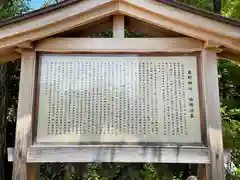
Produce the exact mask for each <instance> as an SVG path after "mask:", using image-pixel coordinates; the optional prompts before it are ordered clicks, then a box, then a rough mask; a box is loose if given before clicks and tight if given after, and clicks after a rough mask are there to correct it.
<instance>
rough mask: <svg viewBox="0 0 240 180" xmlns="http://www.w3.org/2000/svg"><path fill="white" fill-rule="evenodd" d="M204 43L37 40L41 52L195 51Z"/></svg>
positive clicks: (36, 47) (145, 39) (154, 39)
mask: <svg viewBox="0 0 240 180" xmlns="http://www.w3.org/2000/svg"><path fill="white" fill-rule="evenodd" d="M203 46H204V43H203V42H202V41H199V40H196V39H193V38H183V37H180V38H48V39H45V40H41V41H39V42H38V43H37V44H36V46H35V50H36V51H42V52H61V53H69V52H179V53H185V52H195V51H201V50H202V49H203Z"/></svg>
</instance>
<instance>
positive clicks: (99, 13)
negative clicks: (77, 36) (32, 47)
mask: <svg viewBox="0 0 240 180" xmlns="http://www.w3.org/2000/svg"><path fill="white" fill-rule="evenodd" d="M94 1H95V0H94ZM106 1H107V0H106ZM101 2H102V1H101ZM116 11H117V7H116V3H110V4H106V5H104V6H99V7H97V10H96V11H84V13H81V14H79V15H76V16H73V17H71V18H69V19H65V20H62V21H59V22H57V23H54V24H49V25H46V26H44V28H41V29H35V30H32V31H30V32H27V33H23V34H21V35H16V36H10V37H8V38H3V39H0V50H1V49H4V48H10V47H13V46H15V45H17V44H19V43H22V42H25V41H36V40H39V39H43V38H45V37H48V36H52V35H55V34H58V33H61V32H64V31H68V30H70V29H73V28H75V27H79V26H84V25H86V24H88V23H91V22H93V21H97V20H99V19H101V18H106V17H107V16H110V15H112V14H113V13H114V12H116ZM66 14H68V13H67V12H66ZM61 16H62V17H64V16H63V15H61ZM36 22H37V21H34V23H36ZM32 23H33V22H32Z"/></svg>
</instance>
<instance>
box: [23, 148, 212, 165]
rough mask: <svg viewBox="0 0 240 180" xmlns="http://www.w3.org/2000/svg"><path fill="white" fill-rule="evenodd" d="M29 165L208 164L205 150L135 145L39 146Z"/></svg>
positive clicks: (31, 149) (28, 156)
mask: <svg viewBox="0 0 240 180" xmlns="http://www.w3.org/2000/svg"><path fill="white" fill-rule="evenodd" d="M27 160H28V162H29V163H43V162H54V163H55V162H148V163H159V162H161V163H193V164H194V163H200V164H202V163H205V164H208V163H209V162H210V161H209V152H208V149H206V148H204V147H191V146H186V147H184V146H183V147H171V146H170V147H160V146H139V145H137V146H132V145H114V146H113V145H49V146H48V145H42V146H41V145H35V146H32V147H30V148H29V151H28V155H27Z"/></svg>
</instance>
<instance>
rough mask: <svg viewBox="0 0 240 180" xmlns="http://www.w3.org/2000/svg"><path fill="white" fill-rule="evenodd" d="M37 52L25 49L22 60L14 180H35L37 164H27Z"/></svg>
mask: <svg viewBox="0 0 240 180" xmlns="http://www.w3.org/2000/svg"><path fill="white" fill-rule="evenodd" d="M35 67H36V52H35V51H34V50H32V49H24V50H23V51H22V59H21V75H20V85H19V100H18V114H17V125H16V138H15V148H14V158H13V159H14V162H13V180H35V179H36V173H37V168H36V165H35V164H27V150H28V147H29V146H30V145H32V143H33V142H32V127H33V96H34V80H35Z"/></svg>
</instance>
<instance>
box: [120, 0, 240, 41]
mask: <svg viewBox="0 0 240 180" xmlns="http://www.w3.org/2000/svg"><path fill="white" fill-rule="evenodd" d="M121 4H125V5H126V6H127V7H128V9H129V8H132V7H136V8H138V9H139V10H140V11H141V14H145V12H150V13H155V14H156V15H158V16H162V17H163V18H164V19H166V20H167V19H168V20H170V21H172V22H173V23H180V24H182V25H183V26H185V27H189V28H194V29H199V30H202V31H205V32H206V33H209V34H215V35H219V36H224V37H226V38H230V39H238V40H240V33H239V31H240V28H239V27H236V26H232V25H229V24H226V23H222V22H219V21H216V20H213V19H210V18H207V17H203V16H200V15H197V14H195V13H191V12H188V11H186V10H182V9H180V8H173V7H171V6H169V5H167V4H164V3H161V2H157V1H152V0H144V1H136V0H124V1H121ZM122 10H123V9H122V8H120V11H122ZM125 10H127V9H125ZM128 12H129V11H128ZM138 15H139V14H136V16H138ZM151 20H152V19H149V20H148V21H151ZM160 24H161V23H159V25H160ZM163 24H164V22H163ZM176 26H179V25H178V24H176ZM179 28H181V27H180V26H179ZM167 29H170V27H169V28H167ZM199 35H200V36H201V34H199Z"/></svg>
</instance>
